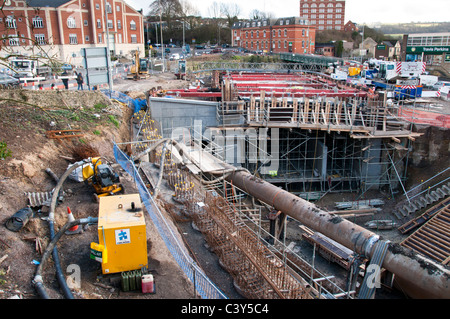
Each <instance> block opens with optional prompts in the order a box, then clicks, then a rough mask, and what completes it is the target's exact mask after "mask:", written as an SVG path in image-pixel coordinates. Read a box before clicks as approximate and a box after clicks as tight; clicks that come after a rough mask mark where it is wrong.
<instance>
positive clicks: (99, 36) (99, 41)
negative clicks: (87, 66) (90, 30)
mask: <svg viewBox="0 0 450 319" xmlns="http://www.w3.org/2000/svg"><path fill="white" fill-rule="evenodd" d="M102 40H103V39H102V34H101V33H99V34H98V43H102Z"/></svg>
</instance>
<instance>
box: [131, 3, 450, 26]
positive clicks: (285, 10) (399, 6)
mask: <svg viewBox="0 0 450 319" xmlns="http://www.w3.org/2000/svg"><path fill="white" fill-rule="evenodd" d="M152 1H153V0H125V2H126V3H128V4H129V5H130V6H132V7H133V8H134V9H136V10H140V9H144V14H147V13H148V11H149V9H148V7H149V4H150V3H151V2H152ZM186 1H188V2H189V3H191V4H192V5H194V6H195V7H196V8H197V9H198V10H199V11H200V14H201V15H202V16H204V17H206V16H208V15H209V12H208V7H210V5H211V3H213V1H211V0H186ZM216 2H218V3H221V2H229V3H237V4H238V5H239V6H240V8H241V15H240V18H249V17H250V12H251V11H252V10H254V9H258V10H260V11H263V12H271V13H272V14H273V16H274V17H276V18H280V17H291V16H298V15H299V11H300V9H299V8H300V7H299V3H300V1H299V0H244V1H242V0H216ZM345 20H346V21H345V22H347V21H348V20H351V21H353V22H356V23H368V24H370V23H377V22H380V23H399V22H449V21H450V0H428V1H422V0H371V1H369V0H347V1H346V10H345Z"/></svg>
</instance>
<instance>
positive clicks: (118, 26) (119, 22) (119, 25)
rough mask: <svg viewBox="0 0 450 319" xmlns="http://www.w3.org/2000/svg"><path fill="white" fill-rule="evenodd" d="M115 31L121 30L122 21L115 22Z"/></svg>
mask: <svg viewBox="0 0 450 319" xmlns="http://www.w3.org/2000/svg"><path fill="white" fill-rule="evenodd" d="M117 29H122V21H120V20H117Z"/></svg>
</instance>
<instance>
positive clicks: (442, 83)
mask: <svg viewBox="0 0 450 319" xmlns="http://www.w3.org/2000/svg"><path fill="white" fill-rule="evenodd" d="M443 86H450V82H445V81H438V82H436V83H435V84H434V85H433V90H436V91H437V90H439V89H440V88H441V87H443Z"/></svg>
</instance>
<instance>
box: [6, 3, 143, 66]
mask: <svg viewBox="0 0 450 319" xmlns="http://www.w3.org/2000/svg"><path fill="white" fill-rule="evenodd" d="M106 28H108V29H106ZM0 34H1V36H2V38H3V39H2V43H1V46H2V48H3V49H2V50H1V51H3V52H4V53H6V52H10V51H14V52H16V53H18V54H23V55H29V54H30V48H37V47H39V48H40V51H41V52H40V53H41V54H42V53H44V52H45V53H46V54H48V55H49V56H52V57H57V58H59V59H60V60H62V61H64V62H71V63H73V64H81V60H82V58H81V49H82V48H89V47H106V46H107V42H106V41H107V34H108V35H109V48H110V50H111V52H112V53H113V54H114V55H124V56H127V55H130V53H131V52H132V51H134V50H140V51H141V52H144V29H143V15H142V14H141V13H140V12H138V11H136V10H134V9H133V8H131V7H130V6H129V5H127V4H126V3H125V2H124V1H123V0H26V1H23V0H5V1H4V6H3V8H2V10H1V11H0ZM1 51H0V53H1ZM34 51H35V53H36V50H34Z"/></svg>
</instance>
